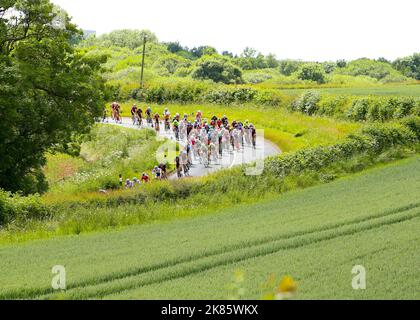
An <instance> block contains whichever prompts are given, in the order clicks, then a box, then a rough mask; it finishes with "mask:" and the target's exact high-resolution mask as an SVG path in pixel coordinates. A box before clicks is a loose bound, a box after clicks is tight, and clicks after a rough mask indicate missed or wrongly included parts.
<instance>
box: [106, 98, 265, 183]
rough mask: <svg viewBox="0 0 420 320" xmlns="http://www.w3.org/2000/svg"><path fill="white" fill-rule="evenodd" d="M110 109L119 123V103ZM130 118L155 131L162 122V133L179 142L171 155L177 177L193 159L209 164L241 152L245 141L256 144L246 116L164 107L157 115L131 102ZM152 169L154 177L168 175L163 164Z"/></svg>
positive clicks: (183, 173) (134, 122) (186, 174)
mask: <svg viewBox="0 0 420 320" xmlns="http://www.w3.org/2000/svg"><path fill="white" fill-rule="evenodd" d="M111 110H112V112H113V119H114V121H116V122H117V123H121V117H120V110H121V109H120V107H119V104H118V103H116V102H115V103H113V104H112V105H111ZM114 110H115V112H114ZM131 118H132V123H133V125H136V126H139V127H149V128H154V129H155V130H156V132H157V133H158V134H159V133H160V132H161V126H162V127H163V128H164V132H165V133H166V134H173V135H174V136H175V139H176V140H177V141H179V142H180V143H179V144H180V145H181V146H182V148H181V150H180V153H179V155H178V156H177V157H176V158H175V159H174V162H175V166H176V172H177V176H178V177H179V178H181V177H183V176H185V177H187V176H189V171H190V169H191V166H192V165H193V159H194V160H195V161H199V162H200V163H201V164H202V165H204V166H205V167H209V166H210V164H211V163H219V161H220V160H221V159H222V157H223V155H224V154H225V153H230V154H232V153H234V152H235V151H236V152H241V151H243V150H244V147H245V146H246V145H247V146H250V147H252V148H254V149H255V148H256V144H257V131H256V128H255V126H254V125H253V124H252V123H250V122H249V121H248V120H245V121H243V122H242V121H236V120H233V121H229V119H228V117H227V116H225V115H224V116H223V117H217V116H215V115H214V116H213V117H212V118H210V119H207V118H204V116H203V113H202V112H201V111H198V112H197V113H192V114H184V115H183V116H181V115H180V114H179V113H176V114H175V115H171V113H170V111H169V109H168V108H165V110H164V112H163V113H162V115H160V114H159V113H153V112H152V109H151V107H147V108H146V109H145V110H144V111H143V109H142V108H141V107H138V106H137V105H135V104H134V105H133V106H132V108H131ZM152 173H153V175H154V178H155V179H158V180H162V179H167V178H168V176H167V166H166V164H161V165H159V166H157V167H155V168H154V169H153V171H152ZM133 180H134V179H133ZM142 180H143V178H142V179H141V180H138V181H140V182H142ZM131 182H133V181H131ZM134 184H135V182H134Z"/></svg>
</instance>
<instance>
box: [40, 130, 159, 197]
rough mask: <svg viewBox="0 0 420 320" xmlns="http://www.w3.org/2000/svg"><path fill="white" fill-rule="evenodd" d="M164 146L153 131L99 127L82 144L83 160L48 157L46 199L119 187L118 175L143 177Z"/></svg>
mask: <svg viewBox="0 0 420 320" xmlns="http://www.w3.org/2000/svg"><path fill="white" fill-rule="evenodd" d="M161 144H162V142H161V141H157V139H156V134H155V132H154V131H153V130H142V131H139V130H133V129H127V128H122V127H117V126H112V125H96V126H95V127H94V128H93V129H92V131H91V132H90V134H89V137H88V140H87V141H86V142H84V143H82V146H81V152H80V157H70V156H67V155H63V154H55V155H49V156H48V157H47V160H48V162H47V166H46V167H45V168H44V172H45V174H46V177H47V181H48V182H49V185H50V190H49V192H48V193H47V194H46V195H45V196H44V197H45V198H46V199H55V200H57V199H59V198H60V197H64V196H68V195H74V194H80V193H89V192H97V191H98V190H99V189H110V188H116V187H117V186H118V176H119V174H122V175H123V177H124V178H130V179H132V178H133V177H137V178H140V177H141V174H142V172H144V171H150V170H151V169H152V168H153V166H154V165H156V163H157V160H156V159H155V151H156V150H157V149H158V148H159V146H160V145H161Z"/></svg>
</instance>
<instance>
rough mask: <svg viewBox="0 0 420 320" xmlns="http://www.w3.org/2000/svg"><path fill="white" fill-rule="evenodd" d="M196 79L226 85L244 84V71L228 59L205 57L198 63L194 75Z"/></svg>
mask: <svg viewBox="0 0 420 320" xmlns="http://www.w3.org/2000/svg"><path fill="white" fill-rule="evenodd" d="M192 77H193V78H194V79H202V80H208V79H209V80H213V81H214V82H223V83H226V84H239V83H242V82H243V80H242V71H241V69H239V68H238V67H237V66H235V65H233V64H232V63H231V62H230V61H229V60H228V59H226V58H224V57H218V56H216V55H212V56H203V57H202V58H200V59H199V60H198V61H197V62H196V68H195V69H194V71H193V73H192Z"/></svg>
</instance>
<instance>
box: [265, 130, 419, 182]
mask: <svg viewBox="0 0 420 320" xmlns="http://www.w3.org/2000/svg"><path fill="white" fill-rule="evenodd" d="M416 125H418V123H417V124H416ZM418 143H419V140H418V135H417V136H416V134H415V133H414V132H413V131H412V130H410V128H408V127H406V126H401V125H395V126H385V125H373V126H370V127H368V128H364V129H363V130H362V131H361V132H360V133H359V134H354V135H351V136H349V137H348V138H347V139H346V140H345V141H344V142H342V143H339V144H335V145H332V146H320V147H316V148H309V149H303V150H300V151H298V152H296V153H291V154H286V155H282V156H279V157H274V158H270V159H268V160H267V161H266V164H265V168H264V172H265V174H268V175H277V176H280V177H283V178H284V177H286V176H288V175H290V174H292V173H300V172H303V171H306V170H310V171H318V170H321V169H323V168H324V167H326V166H328V165H330V164H333V163H335V162H339V161H343V160H347V159H350V158H352V157H354V156H357V155H360V154H369V155H378V154H380V153H381V152H383V151H385V150H387V149H390V148H392V147H394V146H409V145H410V146H411V145H413V144H418Z"/></svg>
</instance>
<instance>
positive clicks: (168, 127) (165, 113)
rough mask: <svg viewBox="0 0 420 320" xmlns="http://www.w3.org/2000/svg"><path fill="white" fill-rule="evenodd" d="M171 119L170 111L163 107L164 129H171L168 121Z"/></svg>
mask: <svg viewBox="0 0 420 320" xmlns="http://www.w3.org/2000/svg"><path fill="white" fill-rule="evenodd" d="M170 119H171V113H170V112H169V110H168V108H165V111H164V112H163V120H164V121H165V131H169V130H171V125H170V123H169V121H170Z"/></svg>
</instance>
